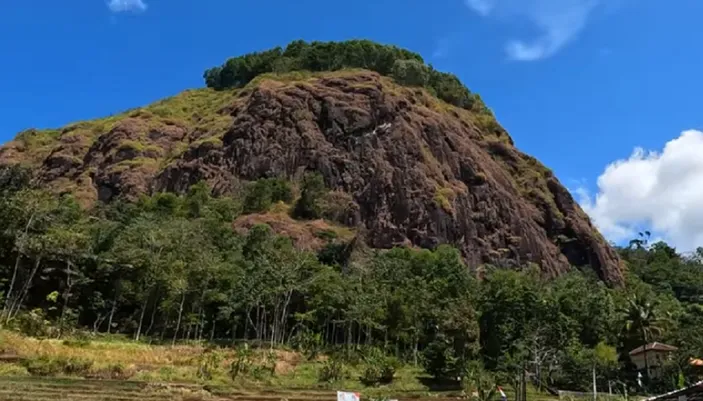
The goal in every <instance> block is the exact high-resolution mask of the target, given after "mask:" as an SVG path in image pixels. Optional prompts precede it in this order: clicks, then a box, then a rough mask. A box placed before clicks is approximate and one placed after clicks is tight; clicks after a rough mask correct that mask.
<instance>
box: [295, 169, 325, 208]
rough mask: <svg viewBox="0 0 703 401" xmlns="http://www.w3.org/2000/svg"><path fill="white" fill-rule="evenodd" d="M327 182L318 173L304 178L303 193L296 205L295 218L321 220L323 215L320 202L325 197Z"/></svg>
mask: <svg viewBox="0 0 703 401" xmlns="http://www.w3.org/2000/svg"><path fill="white" fill-rule="evenodd" d="M325 192H326V190H325V182H324V181H323V179H322V176H321V175H320V174H317V173H313V174H308V175H306V176H305V178H303V183H302V193H301V194H300V199H298V202H297V203H296V204H295V209H294V210H293V217H295V218H298V219H319V218H320V217H321V215H322V210H321V207H320V200H321V199H322V197H323V196H324V195H325Z"/></svg>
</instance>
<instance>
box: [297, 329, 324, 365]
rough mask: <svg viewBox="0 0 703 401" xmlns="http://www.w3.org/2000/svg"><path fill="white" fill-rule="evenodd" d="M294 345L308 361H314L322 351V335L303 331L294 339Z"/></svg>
mask: <svg viewBox="0 0 703 401" xmlns="http://www.w3.org/2000/svg"><path fill="white" fill-rule="evenodd" d="M292 344H293V346H294V347H295V349H296V350H298V351H300V352H301V353H302V354H303V355H304V356H305V358H306V359H307V360H308V361H312V360H313V359H315V358H317V356H318V355H319V353H320V351H321V350H322V335H320V333H313V332H312V331H310V330H303V331H300V332H298V333H297V334H296V335H295V337H293V339H292Z"/></svg>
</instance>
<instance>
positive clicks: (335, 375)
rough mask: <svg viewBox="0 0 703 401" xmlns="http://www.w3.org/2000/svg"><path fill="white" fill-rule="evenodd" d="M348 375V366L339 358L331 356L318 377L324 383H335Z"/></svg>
mask: <svg viewBox="0 0 703 401" xmlns="http://www.w3.org/2000/svg"><path fill="white" fill-rule="evenodd" d="M347 377H348V373H347V369H346V366H344V363H343V362H342V361H340V360H339V359H337V358H330V359H328V360H327V361H325V363H324V364H323V365H322V368H320V372H319V375H318V379H319V381H320V382H322V383H334V382H338V381H340V380H344V379H346V378H347Z"/></svg>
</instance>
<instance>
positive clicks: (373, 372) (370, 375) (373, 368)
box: [359, 348, 400, 386]
mask: <svg viewBox="0 0 703 401" xmlns="http://www.w3.org/2000/svg"><path fill="white" fill-rule="evenodd" d="M364 362H365V363H366V366H365V368H364V370H363V372H362V375H361V377H360V378H359V380H360V381H361V382H362V383H363V384H364V385H367V386H376V385H379V384H390V383H391V382H393V378H394V376H395V372H396V370H397V369H398V367H399V366H400V363H399V362H398V360H397V359H396V358H394V357H390V356H387V355H385V354H384V353H383V352H382V351H381V350H379V349H378V348H370V349H368V350H367V352H366V355H365V357H364Z"/></svg>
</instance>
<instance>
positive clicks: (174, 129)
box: [0, 72, 622, 283]
mask: <svg viewBox="0 0 703 401" xmlns="http://www.w3.org/2000/svg"><path fill="white" fill-rule="evenodd" d="M218 113H219V115H221V116H224V117H226V116H229V117H230V118H231V120H230V122H229V123H228V127H229V128H227V129H226V130H224V131H223V132H222V134H217V135H209V136H208V133H207V132H203V130H202V129H200V128H197V127H193V126H188V125H187V124H186V125H179V124H176V123H173V124H166V123H164V122H163V121H153V120H154V119H148V118H144V116H139V115H136V116H131V117H128V118H125V119H123V120H121V121H119V122H116V123H115V124H114V125H113V126H112V128H111V129H110V130H109V131H108V132H105V133H102V134H100V135H99V136H97V137H96V138H94V139H93V142H92V144H86V143H84V142H85V141H83V142H81V141H74V142H72V143H71V142H69V141H67V140H65V139H64V136H65V135H60V136H59V139H58V144H56V145H55V146H54V147H53V148H52V150H51V151H50V152H49V153H48V155H47V156H46V157H45V158H44V159H43V161H42V166H41V167H40V172H41V176H42V177H43V179H44V180H46V181H47V182H49V183H56V182H65V181H68V182H71V183H73V185H74V186H75V187H77V188H78V189H79V190H82V191H84V192H88V193H90V192H91V191H93V194H92V195H91V196H90V197H92V198H97V199H101V200H109V199H111V198H113V197H115V196H118V195H126V196H135V195H136V194H138V193H141V192H153V191H162V190H167V191H177V192H182V191H184V190H186V189H187V188H188V187H189V186H190V185H192V184H193V183H195V182H198V181H200V180H206V181H208V182H209V183H210V184H211V185H212V187H213V188H214V189H215V191H216V192H226V191H228V190H230V189H231V188H232V185H233V183H235V182H237V180H238V179H244V180H254V179H258V178H261V177H273V176H278V177H286V178H290V179H294V180H295V179H300V178H301V177H302V176H303V174H305V172H307V171H317V172H319V173H320V174H321V175H322V176H323V177H324V180H325V183H326V185H327V186H328V187H329V188H330V189H333V190H336V191H338V192H344V193H347V194H349V195H351V197H352V198H353V200H354V202H355V203H356V205H355V207H354V208H352V210H353V213H352V214H353V215H352V216H347V217H346V218H345V222H346V223H347V224H351V225H361V226H363V227H364V230H363V231H364V232H365V233H366V234H365V240H366V242H367V243H368V244H369V245H370V246H372V247H375V248H389V247H392V246H395V245H402V244H406V245H415V246H420V247H434V246H436V245H439V244H443V243H449V244H453V245H455V246H456V247H458V248H459V249H460V250H461V251H462V253H463V255H464V256H465V258H466V260H467V262H468V264H469V265H470V266H473V267H478V266H480V265H481V264H485V263H491V264H496V265H500V266H505V267H518V266H521V265H524V264H525V263H527V262H533V263H537V264H539V265H540V266H541V268H542V270H543V271H544V272H545V273H546V274H548V275H552V276H553V275H557V274H559V273H562V272H565V271H567V270H568V269H569V268H570V266H584V265H590V266H591V267H592V268H593V269H594V270H595V271H596V272H597V273H598V275H599V276H600V277H601V278H602V279H603V280H605V281H607V282H610V283H619V282H621V280H622V272H621V262H620V260H619V259H618V256H617V254H616V253H615V252H614V251H613V250H612V249H611V248H610V247H609V246H608V244H607V243H606V242H605V241H604V239H603V238H602V237H601V236H600V234H599V233H598V232H597V231H596V229H595V228H594V227H593V226H592V224H591V222H590V221H589V219H588V217H587V216H586V215H585V213H584V212H583V211H582V210H581V208H580V207H579V206H578V205H577V204H576V203H575V202H574V200H573V198H572V196H571V195H570V194H569V192H568V191H567V190H566V189H565V188H564V187H563V186H562V185H561V184H560V183H559V181H558V180H557V179H556V178H555V177H554V176H553V174H552V173H551V172H550V171H549V170H548V169H546V168H545V167H543V166H542V165H541V164H540V163H539V162H537V161H536V160H535V159H534V158H532V157H530V156H527V155H524V154H522V153H520V152H519V151H518V150H516V149H515V147H514V146H513V143H512V140H511V139H510V137H509V136H508V134H507V133H506V132H505V131H504V130H503V129H502V128H501V127H500V126H499V125H498V124H497V123H495V121H494V120H493V119H492V117H490V116H486V115H477V114H474V113H471V112H468V111H466V110H461V109H456V108H454V107H451V106H448V105H446V104H444V103H441V102H439V101H438V100H436V99H435V98H433V97H432V96H430V95H428V94H427V93H426V92H425V91H423V90H420V89H413V88H404V87H400V86H397V85H395V84H394V83H393V82H392V81H391V80H389V79H387V78H384V77H381V76H379V75H377V74H374V73H369V72H356V73H337V74H328V75H326V76H322V77H319V78H315V79H307V80H303V81H296V82H287V83H286V82H279V81H274V80H262V81H261V82H259V83H258V84H254V85H250V87H248V88H245V89H244V90H242V91H241V92H240V93H238V95H237V96H236V97H232V98H231V100H229V101H227V102H225V104H224V107H222V108H220V109H219V110H218ZM224 117H223V118H224ZM137 139H139V140H140V141H141V143H146V144H147V145H146V146H144V145H142V146H129V145H128V144H129V143H131V142H128V141H132V142H133V141H136V140H137ZM186 146H187V148H185V147H186ZM179 147H180V148H179ZM176 149H184V150H182V151H181V152H180V153H178V152H177V151H176ZM21 154H22V149H21V147H19V148H18V146H17V145H16V144H13V143H11V144H9V145H8V146H5V148H4V149H0V163H3V162H4V163H9V162H12V161H13V160H14V161H16V160H18V159H22V157H21ZM8 155H10V156H11V157H10V156H8ZM139 160H141V161H145V160H146V161H148V162H135V161H139ZM120 166H121V167H120ZM74 190H75V189H74Z"/></svg>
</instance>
